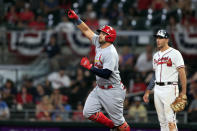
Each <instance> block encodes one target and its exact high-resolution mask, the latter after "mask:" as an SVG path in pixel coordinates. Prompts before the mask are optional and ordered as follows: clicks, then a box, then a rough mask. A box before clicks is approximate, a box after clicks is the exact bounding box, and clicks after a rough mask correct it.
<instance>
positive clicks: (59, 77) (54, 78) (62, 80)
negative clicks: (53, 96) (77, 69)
mask: <svg viewBox="0 0 197 131" xmlns="http://www.w3.org/2000/svg"><path fill="white" fill-rule="evenodd" d="M48 80H49V81H50V82H51V83H52V87H53V89H59V88H61V87H63V88H64V90H65V88H66V89H69V87H70V85H71V80H70V77H69V76H68V75H66V74H65V71H64V69H63V68H61V69H60V70H59V71H58V72H53V73H51V74H49V76H48Z"/></svg>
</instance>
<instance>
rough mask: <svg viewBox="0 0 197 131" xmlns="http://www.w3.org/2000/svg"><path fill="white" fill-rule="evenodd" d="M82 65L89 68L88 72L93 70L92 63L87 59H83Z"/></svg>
mask: <svg viewBox="0 0 197 131" xmlns="http://www.w3.org/2000/svg"><path fill="white" fill-rule="evenodd" d="M80 65H81V66H83V67H85V68H87V69H88V70H90V69H91V68H92V64H90V61H89V60H88V58H87V57H83V58H82V59H81V63H80Z"/></svg>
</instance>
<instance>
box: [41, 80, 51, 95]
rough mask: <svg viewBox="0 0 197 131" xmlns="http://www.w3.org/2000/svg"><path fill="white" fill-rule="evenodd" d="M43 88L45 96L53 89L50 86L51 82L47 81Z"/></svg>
mask: <svg viewBox="0 0 197 131" xmlns="http://www.w3.org/2000/svg"><path fill="white" fill-rule="evenodd" d="M43 87H44V91H45V93H46V95H48V96H50V95H51V93H52V91H53V88H52V86H51V82H50V81H49V80H48V79H46V80H45V81H44V85H43Z"/></svg>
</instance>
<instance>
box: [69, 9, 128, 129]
mask: <svg viewBox="0 0 197 131" xmlns="http://www.w3.org/2000/svg"><path fill="white" fill-rule="evenodd" d="M68 17H69V18H70V19H73V20H74V21H75V22H76V24H77V27H78V28H79V29H80V30H81V31H82V33H83V34H84V35H85V36H86V37H87V38H88V39H89V40H90V41H91V43H93V44H94V45H95V46H96V56H95V60H94V66H93V65H92V64H90V61H89V60H88V58H87V57H83V58H82V59H81V63H80V64H81V65H82V66H83V67H85V68H87V69H88V70H90V71H92V72H93V73H94V74H96V82H97V86H96V87H95V88H94V89H93V91H92V92H91V93H90V94H89V96H88V98H87V100H86V103H85V106H84V109H83V115H84V116H85V117H86V118H88V119H90V120H92V121H95V122H98V123H101V124H103V125H105V126H107V127H109V128H111V129H112V128H114V129H116V130H118V131H130V127H129V125H128V124H127V122H126V121H125V118H124V116H123V102H124V99H125V95H126V90H125V87H124V85H123V84H122V83H121V78H120V75H119V71H118V61H119V57H118V53H117V51H116V49H115V47H114V46H113V44H112V43H113V42H114V41H115V39H116V31H115V30H114V29H113V28H112V27H110V26H104V27H103V28H102V29H100V30H97V31H98V32H99V35H96V34H95V33H94V32H93V31H92V30H91V29H90V28H89V27H88V26H87V25H86V24H85V23H84V22H82V21H81V19H80V18H79V17H78V16H77V14H76V13H75V12H74V11H73V10H71V9H70V10H69V11H68ZM102 107H103V108H104V109H105V111H106V112H107V113H108V115H109V117H110V118H111V119H109V118H107V117H106V116H105V115H104V114H103V113H102V112H101V108H102Z"/></svg>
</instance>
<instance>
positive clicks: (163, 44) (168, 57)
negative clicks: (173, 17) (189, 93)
mask: <svg viewBox="0 0 197 131" xmlns="http://www.w3.org/2000/svg"><path fill="white" fill-rule="evenodd" d="M154 36H155V37H156V42H157V48H158V50H159V51H158V52H156V53H155V54H154V56H153V69H154V70H155V73H154V75H153V78H152V80H151V82H150V83H149V85H148V88H147V90H146V92H145V94H144V96H143V99H144V101H145V102H146V103H147V102H148V101H149V94H150V91H151V89H152V88H153V87H154V103H155V108H156V111H157V115H158V119H159V122H160V128H161V131H168V130H170V131H176V130H177V126H176V117H175V116H176V115H175V113H174V111H173V110H172V108H171V107H170V104H171V103H173V102H174V100H175V99H176V97H177V96H178V95H179V94H178V93H179V91H178V75H179V77H180V81H181V85H182V91H181V93H180V96H184V95H186V74H185V68H184V67H185V66H184V61H183V58H182V55H181V53H180V52H179V51H178V50H176V49H174V48H172V47H169V45H168V42H169V34H168V33H167V31H166V30H159V31H158V32H157V34H156V35H154Z"/></svg>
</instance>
